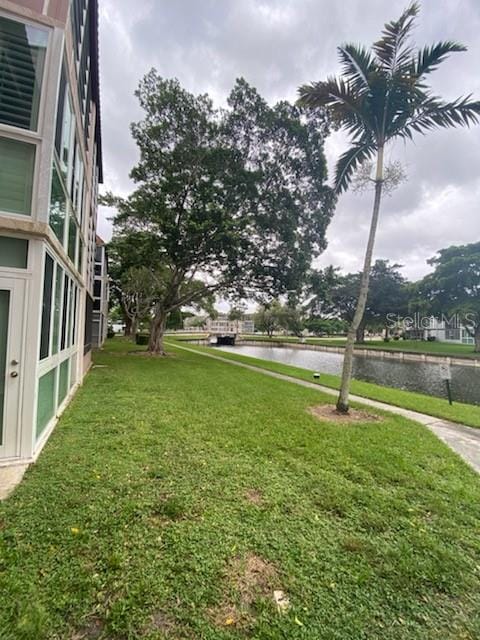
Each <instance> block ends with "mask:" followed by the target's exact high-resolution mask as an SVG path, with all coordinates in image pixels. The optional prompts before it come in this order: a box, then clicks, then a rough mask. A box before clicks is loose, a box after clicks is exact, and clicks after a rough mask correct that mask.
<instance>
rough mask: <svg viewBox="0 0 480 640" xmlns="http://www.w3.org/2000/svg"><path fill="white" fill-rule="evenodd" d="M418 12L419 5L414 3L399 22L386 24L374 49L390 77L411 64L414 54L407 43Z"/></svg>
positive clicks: (393, 21) (394, 21)
mask: <svg viewBox="0 0 480 640" xmlns="http://www.w3.org/2000/svg"><path fill="white" fill-rule="evenodd" d="M418 11H419V5H418V3H417V2H412V4H411V5H410V6H409V7H408V8H407V9H406V10H405V11H404V12H403V13H402V15H401V16H400V17H399V18H398V19H397V20H392V21H391V22H387V23H386V24H385V26H384V28H383V31H382V37H381V38H380V40H378V41H377V42H375V43H374V45H373V47H372V48H373V52H374V53H375V56H376V58H377V60H378V62H379V64H380V66H381V68H382V69H383V70H384V71H385V72H386V73H387V74H388V75H389V76H390V75H392V74H393V73H395V71H396V70H397V69H398V68H400V67H405V66H406V65H407V64H409V63H410V60H411V58H412V53H413V52H412V48H411V47H410V46H408V44H407V43H408V38H409V36H410V33H411V31H412V27H413V23H414V21H415V18H416V16H417V14H418Z"/></svg>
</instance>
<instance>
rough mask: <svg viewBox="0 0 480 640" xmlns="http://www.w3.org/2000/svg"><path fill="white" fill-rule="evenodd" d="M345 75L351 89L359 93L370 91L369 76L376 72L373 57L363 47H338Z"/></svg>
mask: <svg viewBox="0 0 480 640" xmlns="http://www.w3.org/2000/svg"><path fill="white" fill-rule="evenodd" d="M338 55H339V58H340V63H341V65H342V68H343V75H344V77H345V79H346V80H347V82H349V83H350V85H351V87H352V88H353V89H355V90H356V91H359V92H364V91H369V90H370V84H369V76H370V74H371V73H373V72H374V71H375V68H376V67H375V64H374V60H373V57H372V56H371V54H370V53H369V51H368V50H367V49H366V48H365V47H362V46H359V45H355V44H345V45H343V46H342V47H338Z"/></svg>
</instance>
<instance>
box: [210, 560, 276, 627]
mask: <svg viewBox="0 0 480 640" xmlns="http://www.w3.org/2000/svg"><path fill="white" fill-rule="evenodd" d="M223 584H224V593H225V596H224V600H223V601H222V602H221V604H220V605H219V606H218V607H215V608H213V609H211V610H210V616H211V618H212V620H213V622H214V624H215V625H217V626H219V627H234V628H245V627H248V626H249V625H251V624H252V623H253V621H254V619H255V604H256V603H257V602H258V601H260V600H265V599H269V600H271V601H272V602H273V593H274V591H275V589H276V588H278V586H279V580H278V573H277V570H276V569H275V567H274V566H273V565H272V564H271V563H270V562H267V561H266V560H264V559H263V558H261V557H260V556H257V555H255V554H253V553H250V554H248V555H247V556H244V557H236V558H233V560H232V561H231V562H230V563H229V564H228V566H227V567H226V569H225V575H224V579H223Z"/></svg>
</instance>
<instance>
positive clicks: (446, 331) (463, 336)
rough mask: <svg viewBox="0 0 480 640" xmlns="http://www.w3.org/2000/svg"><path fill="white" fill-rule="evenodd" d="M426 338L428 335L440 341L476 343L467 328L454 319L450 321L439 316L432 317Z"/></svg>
mask: <svg viewBox="0 0 480 640" xmlns="http://www.w3.org/2000/svg"><path fill="white" fill-rule="evenodd" d="M425 334H426V335H425V336H424V337H425V339H426V338H428V336H432V337H435V339H436V340H439V341H440V342H453V343H455V344H472V345H473V344H474V343H475V340H474V338H473V336H471V335H470V334H469V333H468V331H467V330H466V328H465V327H464V326H463V325H462V324H460V323H458V322H455V320H454V319H452V320H451V321H450V322H448V321H446V320H439V319H438V318H430V326H429V328H428V329H427V330H426V331H425Z"/></svg>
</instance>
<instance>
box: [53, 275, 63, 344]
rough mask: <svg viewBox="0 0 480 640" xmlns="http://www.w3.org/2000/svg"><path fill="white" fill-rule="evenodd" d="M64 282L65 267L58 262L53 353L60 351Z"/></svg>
mask: <svg viewBox="0 0 480 640" xmlns="http://www.w3.org/2000/svg"><path fill="white" fill-rule="evenodd" d="M62 284H63V269H62V268H61V267H60V266H59V265H58V264H57V273H56V276H55V303H54V307H53V333H52V353H58V339H59V337H60V335H59V334H60V313H61V311H62Z"/></svg>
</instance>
